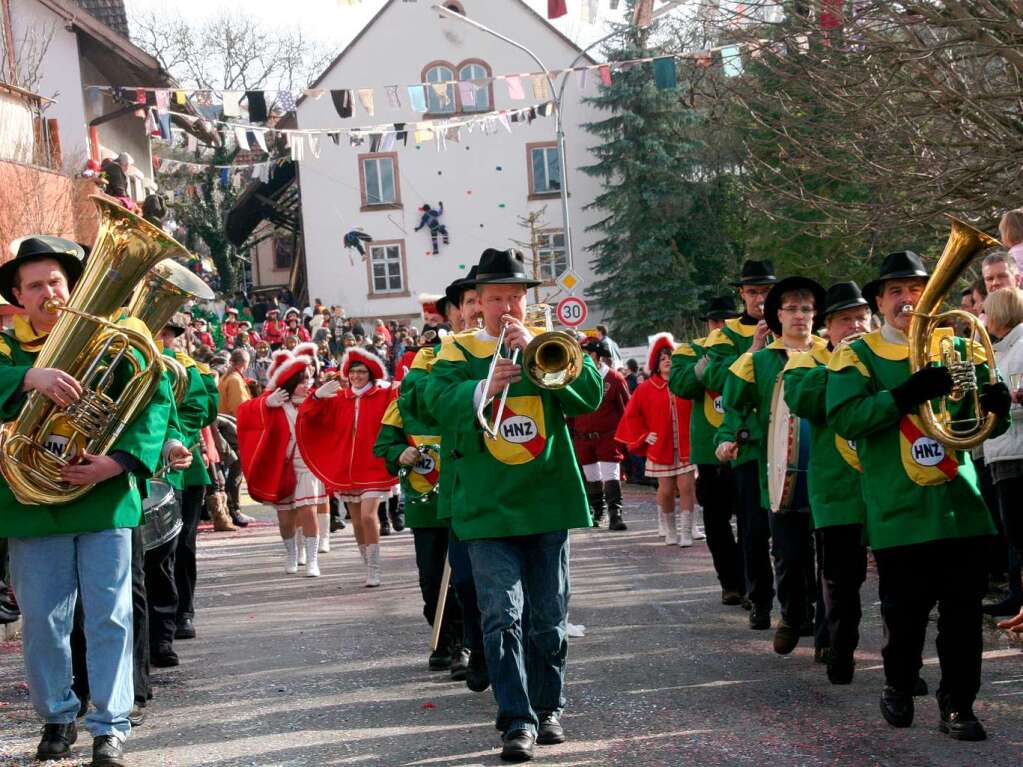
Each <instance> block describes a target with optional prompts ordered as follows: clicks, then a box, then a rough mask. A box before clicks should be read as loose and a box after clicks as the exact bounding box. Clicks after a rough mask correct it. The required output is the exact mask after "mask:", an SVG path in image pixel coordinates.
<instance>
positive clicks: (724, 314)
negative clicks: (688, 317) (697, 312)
mask: <svg viewBox="0 0 1023 767" xmlns="http://www.w3.org/2000/svg"><path fill="white" fill-rule="evenodd" d="M741 316H742V312H737V311H734V310H733V311H726V310H715V311H712V312H707V313H706V314H704V315H702V316H701V317H700V319H701V320H703V321H704V322H706V321H707V320H734V319H735V318H736V317H741Z"/></svg>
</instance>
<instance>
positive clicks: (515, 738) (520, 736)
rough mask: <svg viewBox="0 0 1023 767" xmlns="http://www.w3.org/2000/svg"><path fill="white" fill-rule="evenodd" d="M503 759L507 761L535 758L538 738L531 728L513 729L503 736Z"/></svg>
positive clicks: (524, 760) (525, 760)
mask: <svg viewBox="0 0 1023 767" xmlns="http://www.w3.org/2000/svg"><path fill="white" fill-rule="evenodd" d="M501 742H502V743H503V744H504V745H503V746H501V759H503V760H504V761H506V762H528V761H529V760H530V759H532V758H533V743H535V742H536V738H534V737H533V733H531V732H530V731H529V730H512V731H511V732H506V733H505V734H504V737H502V738H501Z"/></svg>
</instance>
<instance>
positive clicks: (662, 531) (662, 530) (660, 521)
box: [657, 509, 668, 538]
mask: <svg viewBox="0 0 1023 767" xmlns="http://www.w3.org/2000/svg"><path fill="white" fill-rule="evenodd" d="M657 534H658V535H659V536H661V537H662V538H663V537H664V536H666V535H667V534H668V526H667V525H666V524H664V515H663V514H662V513H661V510H660V509H658V510H657Z"/></svg>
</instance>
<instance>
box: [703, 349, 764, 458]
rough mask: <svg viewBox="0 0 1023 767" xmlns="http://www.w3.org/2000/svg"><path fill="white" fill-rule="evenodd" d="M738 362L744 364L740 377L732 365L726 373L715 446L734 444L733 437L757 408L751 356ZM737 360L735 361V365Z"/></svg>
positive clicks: (747, 355) (755, 384) (747, 354)
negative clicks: (722, 416)
mask: <svg viewBox="0 0 1023 767" xmlns="http://www.w3.org/2000/svg"><path fill="white" fill-rule="evenodd" d="M739 360H742V361H743V362H744V363H745V364H744V365H743V366H742V368H743V371H742V375H740V374H738V373H736V372H734V371H735V364H733V365H732V367H731V368H730V370H729V371H728V376H727V377H726V379H725V385H724V388H723V390H722V392H721V404H722V405H723V406H724V409H725V419H724V421H723V422H722V423H721V426H719V427H718V430H717V432H715V434H714V444H715V445H720V444H721V443H722V442H734V441H735V435H736V434H737V433H738V431H739V429H740V428H742V426H743V424H744V423H745V422H746V420H747V419H748V418H749V417H750V416H751V415H752V414H753V411H754V409H755V408H756V406H757V382H756V376H755V373H754V372H753V355H752V354H750V353H748V352H747V353H746V354H745V355H743V356H742V357H740V358H739ZM739 360H736V364H737V363H738V362H739Z"/></svg>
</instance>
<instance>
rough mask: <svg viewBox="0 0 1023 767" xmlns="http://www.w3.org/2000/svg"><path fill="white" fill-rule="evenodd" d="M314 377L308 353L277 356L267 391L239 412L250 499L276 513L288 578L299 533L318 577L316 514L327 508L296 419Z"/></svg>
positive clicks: (312, 575) (312, 572)
mask: <svg viewBox="0 0 1023 767" xmlns="http://www.w3.org/2000/svg"><path fill="white" fill-rule="evenodd" d="M315 372H316V361H315V360H314V359H313V358H312V357H311V356H309V355H308V354H292V353H291V352H288V351H285V350H280V351H277V352H276V353H275V354H274V364H273V366H272V367H271V368H270V379H269V384H268V386H267V390H266V392H265V393H264V394H263V395H261V396H259V397H257V398H256V399H254V400H249V401H248V402H245V403H243V404H242V405H241V406H240V407H239V408H238V447H239V450H240V452H241V459H242V471H243V472H244V474H245V478H246V480H247V481H248V485H249V495H250V496H252V497H253V498H254V499H256V500H258V501H260V502H261V503H270V504H273V505H274V507H275V508H276V509H277V521H278V525H279V528H280V533H281V540H283V541H284V551H285V563H284V572H285V573H286V574H288V575H294V574H295V573H297V572H298V565H299V562H298V546H299V542H298V539H297V535H296V532H297V530H298V529H299V528H301V530H302V533H303V534H304V536H305V542H304V547H305V560H306V571H305V574H306V576H308V577H310V578H316V577H319V575H320V564H319V558H318V549H319V527H318V524H319V520H318V519H317V511H318V510H319V509H320V508H321V507H323V506H325V505H326V504H327V492H326V489H325V488H324V486H323V483H322V482H321V481H320V479H319V478H318V477H317V476H316V475H315V474H314V473H313V472H312V471H310V469H309V467H308V465H307V461H308V455H307V452H306V446H305V444H304V442H303V440H302V439H301V435H300V434H299V430H298V428H297V427H296V420H297V418H298V412H299V408H300V407H301V406H302V403H303V402H305V401H306V399H307V395H308V394H309V391H310V389H311V388H312V386H313V376H314V374H315Z"/></svg>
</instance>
